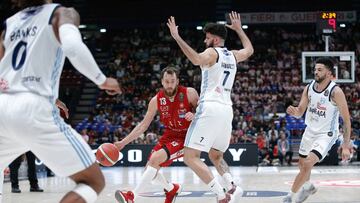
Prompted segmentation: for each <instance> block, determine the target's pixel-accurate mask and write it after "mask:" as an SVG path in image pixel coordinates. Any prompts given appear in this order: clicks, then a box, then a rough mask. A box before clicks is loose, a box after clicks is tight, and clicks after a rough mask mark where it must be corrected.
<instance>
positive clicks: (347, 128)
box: [331, 86, 352, 160]
mask: <svg viewBox="0 0 360 203" xmlns="http://www.w3.org/2000/svg"><path fill="white" fill-rule="evenodd" d="M331 99H332V100H333V101H334V102H335V103H336V105H337V107H338V108H339V112H340V115H341V117H342V119H343V121H344V126H343V129H344V135H343V137H344V142H343V144H342V146H341V147H342V148H343V150H342V158H343V160H347V159H349V158H350V152H351V151H352V147H351V145H350V134H351V121H350V113H349V108H348V105H347V102H346V97H345V94H344V92H343V91H342V90H341V88H340V87H338V86H336V87H335V88H334V90H333V92H332V95H331ZM344 148H345V149H347V150H344Z"/></svg>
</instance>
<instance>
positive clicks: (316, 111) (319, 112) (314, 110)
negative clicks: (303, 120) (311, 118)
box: [309, 107, 326, 118]
mask: <svg viewBox="0 0 360 203" xmlns="http://www.w3.org/2000/svg"><path fill="white" fill-rule="evenodd" d="M325 110H326V108H325ZM309 113H312V114H315V115H317V116H319V117H324V118H326V114H325V111H324V110H321V109H318V107H317V108H312V107H309Z"/></svg>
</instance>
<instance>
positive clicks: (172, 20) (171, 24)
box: [166, 16, 180, 40]
mask: <svg viewBox="0 0 360 203" xmlns="http://www.w3.org/2000/svg"><path fill="white" fill-rule="evenodd" d="M166 25H167V26H168V27H169V30H170V34H171V36H172V37H173V38H174V39H175V40H176V39H178V38H179V37H180V35H179V32H178V26H177V25H176V23H175V17H174V16H170V18H169V19H168V22H167V23H166Z"/></svg>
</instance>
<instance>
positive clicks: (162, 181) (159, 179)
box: [153, 172, 174, 191]
mask: <svg viewBox="0 0 360 203" xmlns="http://www.w3.org/2000/svg"><path fill="white" fill-rule="evenodd" d="M153 181H154V182H155V183H156V184H159V185H161V186H162V187H163V188H164V189H165V190H166V191H171V190H172V189H174V185H173V184H172V183H169V182H168V181H167V180H166V178H165V177H164V175H163V174H162V173H160V172H158V173H157V175H156V176H155V178H154V180H153Z"/></svg>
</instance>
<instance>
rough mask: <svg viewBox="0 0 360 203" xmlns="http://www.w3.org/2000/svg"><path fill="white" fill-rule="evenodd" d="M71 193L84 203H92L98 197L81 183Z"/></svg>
mask: <svg viewBox="0 0 360 203" xmlns="http://www.w3.org/2000/svg"><path fill="white" fill-rule="evenodd" d="M73 192H75V193H76V194H78V195H79V196H80V197H81V198H83V199H84V200H85V202H86V203H94V202H95V201H96V199H97V197H98V194H97V193H96V191H95V190H94V189H93V188H92V187H90V186H88V185H86V184H83V183H79V184H77V185H76V187H75V188H74V189H73Z"/></svg>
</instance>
